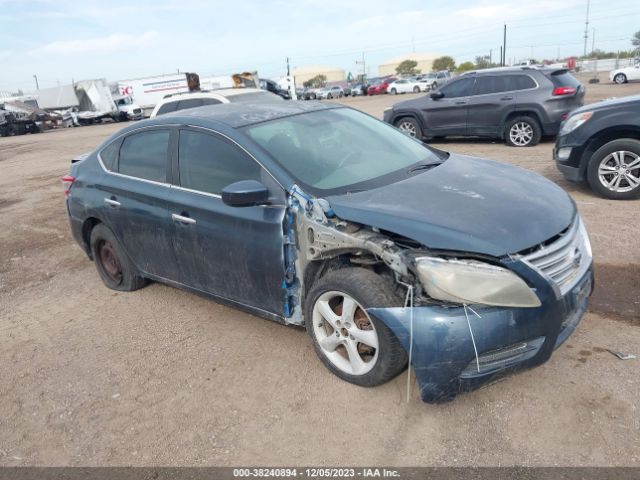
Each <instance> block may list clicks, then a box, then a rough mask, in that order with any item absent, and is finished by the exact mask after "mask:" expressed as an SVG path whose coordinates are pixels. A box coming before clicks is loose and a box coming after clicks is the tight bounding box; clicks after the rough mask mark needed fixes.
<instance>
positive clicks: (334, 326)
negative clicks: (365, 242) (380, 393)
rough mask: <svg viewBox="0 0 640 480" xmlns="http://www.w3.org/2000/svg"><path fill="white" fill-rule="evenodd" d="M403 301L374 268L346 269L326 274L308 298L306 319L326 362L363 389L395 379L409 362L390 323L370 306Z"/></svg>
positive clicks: (323, 360) (394, 304)
mask: <svg viewBox="0 0 640 480" xmlns="http://www.w3.org/2000/svg"><path fill="white" fill-rule="evenodd" d="M347 305H349V306H350V307H351V308H349V307H347ZM401 305H402V300H401V299H399V298H398V297H397V296H396V295H395V293H394V291H393V285H391V284H390V282H388V281H385V280H384V279H383V278H382V277H381V276H380V275H378V274H376V273H375V272H373V271H372V270H366V269H364V268H343V269H340V270H335V271H333V272H330V273H328V274H327V275H326V276H324V277H323V278H321V279H320V281H319V282H318V283H317V284H316V285H314V286H313V288H312V289H311V291H310V292H309V295H308V296H307V303H306V305H305V323H306V329H307V332H308V333H309V335H310V336H311V339H312V341H313V346H314V348H315V350H316V353H317V355H318V357H319V358H320V360H321V361H322V363H323V364H324V365H325V366H326V367H327V368H328V369H329V370H330V371H331V372H332V373H333V374H334V375H336V376H337V377H339V378H341V379H343V380H345V381H347V382H349V383H352V384H354V385H359V386H361V387H375V386H377V385H382V384H383V383H386V382H388V381H389V380H391V379H392V378H394V377H396V376H397V375H398V374H399V373H400V372H402V371H403V370H404V369H405V367H406V366H407V354H406V352H405V350H404V348H403V347H402V345H401V344H400V341H399V340H398V338H397V337H396V336H395V335H394V334H393V332H392V331H391V330H390V329H389V327H387V326H386V325H385V324H384V323H383V322H381V321H379V320H377V319H376V318H374V317H372V316H369V315H368V314H367V313H366V310H367V309H368V308H374V307H393V306H401ZM345 307H346V308H347V309H348V310H346V311H345ZM359 340H361V341H359ZM371 343H374V344H375V345H376V346H375V347H373V346H371V345H370V344H371Z"/></svg>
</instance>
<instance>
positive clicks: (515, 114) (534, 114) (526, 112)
mask: <svg viewBox="0 0 640 480" xmlns="http://www.w3.org/2000/svg"><path fill="white" fill-rule="evenodd" d="M516 117H531V118H533V119H534V120H535V121H536V122H538V125H539V126H540V128H542V122H541V120H540V115H538V113H537V112H536V111H535V110H522V111H516V112H511V113H509V115H507V116H506V117H505V119H504V121H503V122H502V136H503V137H504V135H505V133H506V132H505V129H506V126H507V123H509V121H510V120H513V119H514V118H516Z"/></svg>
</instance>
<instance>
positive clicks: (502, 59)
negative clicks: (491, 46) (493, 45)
mask: <svg viewBox="0 0 640 480" xmlns="http://www.w3.org/2000/svg"><path fill="white" fill-rule="evenodd" d="M500 65H502V66H503V67H504V57H503V56H502V45H500Z"/></svg>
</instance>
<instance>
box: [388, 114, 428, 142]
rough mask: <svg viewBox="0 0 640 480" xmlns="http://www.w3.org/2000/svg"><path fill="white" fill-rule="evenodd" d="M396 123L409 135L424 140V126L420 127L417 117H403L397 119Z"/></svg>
mask: <svg viewBox="0 0 640 480" xmlns="http://www.w3.org/2000/svg"><path fill="white" fill-rule="evenodd" d="M394 125H395V126H396V127H397V128H399V129H400V130H401V131H402V132H403V133H404V134H406V135H409V136H410V137H412V138H417V139H418V140H422V128H420V124H419V123H418V121H417V120H416V119H415V118H412V117H403V118H400V119H398V120H396V122H395V124H394Z"/></svg>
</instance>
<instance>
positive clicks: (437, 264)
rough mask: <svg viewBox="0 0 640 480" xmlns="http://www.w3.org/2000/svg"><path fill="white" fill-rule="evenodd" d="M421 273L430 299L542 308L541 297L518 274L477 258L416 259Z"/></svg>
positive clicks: (419, 273)
mask: <svg viewBox="0 0 640 480" xmlns="http://www.w3.org/2000/svg"><path fill="white" fill-rule="evenodd" d="M416 268H417V270H418V276H419V277H420V281H421V282H422V285H423V286H424V288H425V290H426V291H427V293H428V294H429V296H430V297H431V298H434V299H437V300H444V301H447V302H453V303H466V304H477V303H479V304H484V305H496V306H502V307H539V306H540V305H541V303H540V299H539V298H538V297H537V295H536V294H535V293H534V292H533V291H532V290H531V288H529V286H528V285H527V284H526V283H525V282H524V280H522V279H521V278H520V277H519V276H517V275H516V274H515V273H513V272H512V271H510V270H507V269H505V268H501V267H496V266H494V265H489V264H487V263H482V262H478V261H474V260H445V259H442V258H433V257H421V258H418V259H416Z"/></svg>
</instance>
